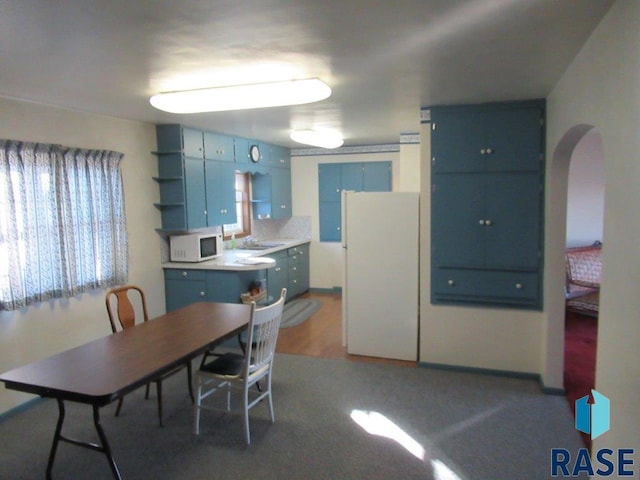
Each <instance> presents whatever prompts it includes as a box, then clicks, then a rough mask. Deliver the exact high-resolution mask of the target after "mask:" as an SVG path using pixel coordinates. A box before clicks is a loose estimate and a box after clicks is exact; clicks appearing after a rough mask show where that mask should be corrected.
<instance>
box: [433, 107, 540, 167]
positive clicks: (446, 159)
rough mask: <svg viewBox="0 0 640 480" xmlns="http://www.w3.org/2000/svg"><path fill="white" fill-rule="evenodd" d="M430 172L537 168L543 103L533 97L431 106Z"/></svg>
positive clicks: (538, 164)
mask: <svg viewBox="0 0 640 480" xmlns="http://www.w3.org/2000/svg"><path fill="white" fill-rule="evenodd" d="M431 119H432V140H431V163H432V168H433V171H434V172H435V173H446V172H449V173H454V172H503V171H539V170H540V169H541V168H542V157H541V152H542V151H543V136H542V135H541V132H542V131H543V129H544V125H543V119H544V104H543V103H541V102H539V101H531V102H514V103H501V104H497V105H490V104H489V105H481V106H472V107H469V106H454V107H433V108H431Z"/></svg>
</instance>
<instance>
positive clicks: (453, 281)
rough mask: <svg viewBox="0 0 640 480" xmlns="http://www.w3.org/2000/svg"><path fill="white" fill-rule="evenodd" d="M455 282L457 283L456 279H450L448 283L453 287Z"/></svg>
mask: <svg viewBox="0 0 640 480" xmlns="http://www.w3.org/2000/svg"><path fill="white" fill-rule="evenodd" d="M455 284H456V282H455V280H449V281H448V282H447V285H449V286H451V287H453V286H454V285H455Z"/></svg>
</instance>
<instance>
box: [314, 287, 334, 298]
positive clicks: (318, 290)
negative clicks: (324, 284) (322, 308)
mask: <svg viewBox="0 0 640 480" xmlns="http://www.w3.org/2000/svg"><path fill="white" fill-rule="evenodd" d="M309 292H310V293H323V294H331V295H340V296H342V287H332V288H318V287H311V288H310V289H309Z"/></svg>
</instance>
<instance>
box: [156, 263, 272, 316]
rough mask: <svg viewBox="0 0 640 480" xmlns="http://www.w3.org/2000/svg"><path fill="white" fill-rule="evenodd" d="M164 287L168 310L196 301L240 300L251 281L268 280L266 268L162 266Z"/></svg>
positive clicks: (262, 281) (231, 301)
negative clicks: (212, 268)
mask: <svg viewBox="0 0 640 480" xmlns="http://www.w3.org/2000/svg"><path fill="white" fill-rule="evenodd" d="M164 282H165V283H164V287H165V299H166V308H167V312H170V311H172V310H176V309H178V308H181V307H185V306H187V305H190V304H192V303H196V302H224V303H240V301H241V300H240V294H242V293H245V292H247V291H249V290H250V288H251V285H252V283H254V282H260V283H261V284H262V285H265V284H266V283H267V273H266V270H251V271H246V272H238V271H233V270H196V269H193V270H192V269H165V271H164Z"/></svg>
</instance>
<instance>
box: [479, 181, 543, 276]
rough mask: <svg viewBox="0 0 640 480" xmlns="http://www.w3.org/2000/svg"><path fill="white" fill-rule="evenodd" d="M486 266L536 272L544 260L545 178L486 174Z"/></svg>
mask: <svg viewBox="0 0 640 480" xmlns="http://www.w3.org/2000/svg"><path fill="white" fill-rule="evenodd" d="M486 191H487V195H486V205H487V206H486V212H487V214H486V215H487V220H489V221H490V222H491V223H490V224H489V225H486V222H485V228H484V231H485V235H486V237H485V238H486V249H485V266H487V267H492V268H498V269H516V270H529V271H533V270H536V269H537V268H538V266H539V265H540V261H541V241H542V224H541V218H542V178H541V176H540V175H538V174H537V173H517V172H514V173H505V174H499V175H487V190H486Z"/></svg>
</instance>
